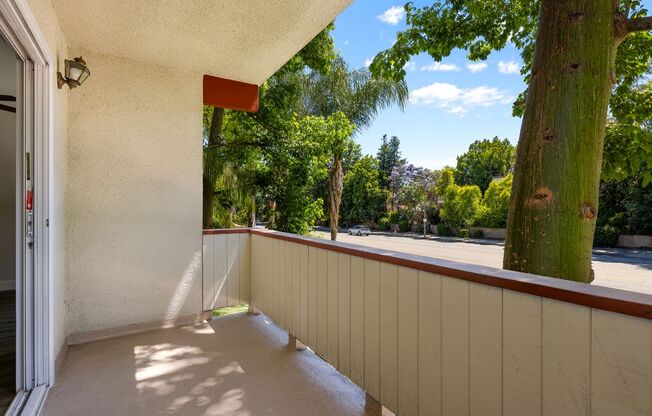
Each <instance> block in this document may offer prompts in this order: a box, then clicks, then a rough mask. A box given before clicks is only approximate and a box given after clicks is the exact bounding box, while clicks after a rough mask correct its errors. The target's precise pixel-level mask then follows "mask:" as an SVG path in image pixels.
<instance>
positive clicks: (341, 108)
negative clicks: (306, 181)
mask: <svg viewBox="0 0 652 416" xmlns="http://www.w3.org/2000/svg"><path fill="white" fill-rule="evenodd" d="M407 99H408V89H407V85H406V84H405V82H404V81H394V80H378V79H374V78H372V77H371V73H369V71H368V70H367V69H366V68H364V69H358V70H350V69H349V68H348V66H347V64H346V62H344V60H343V59H341V58H337V59H335V60H333V61H332V62H331V66H330V67H329V68H328V70H326V71H313V72H312V73H311V74H309V75H308V77H307V81H306V84H305V93H304V100H303V103H304V105H305V109H306V112H307V113H308V114H312V115H317V116H323V117H330V116H332V115H334V114H335V113H337V112H341V113H342V114H343V115H344V116H345V117H346V118H348V120H350V121H351V122H352V123H353V125H354V126H355V129H354V130H352V131H351V135H353V134H355V133H358V132H359V131H361V130H362V129H364V128H366V127H368V126H369V125H370V124H371V122H372V121H373V120H374V119H375V118H376V116H377V115H378V112H379V111H381V110H382V109H384V108H387V107H389V106H391V105H394V104H397V105H399V106H400V107H401V108H402V107H404V106H405V104H406V103H407ZM347 139H348V140H351V137H348V138H347ZM333 143H334V142H333ZM346 146H347V144H346V140H345V139H343V140H342V141H341V142H337V143H334V147H333V148H332V156H333V157H332V165H331V167H330V171H329V197H328V198H329V204H328V206H329V227H330V231H331V240H336V239H337V229H338V220H339V207H340V203H341V195H342V186H343V177H344V173H343V167H342V157H343V153H344V149H345V148H346Z"/></svg>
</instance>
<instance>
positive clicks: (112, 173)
mask: <svg viewBox="0 0 652 416" xmlns="http://www.w3.org/2000/svg"><path fill="white" fill-rule="evenodd" d="M78 55H83V56H84V59H85V60H86V61H87V62H88V65H89V67H90V70H91V77H90V78H89V79H88V81H87V82H86V83H85V84H84V85H83V86H82V87H80V88H77V89H75V90H73V91H72V92H71V93H70V103H69V105H70V106H69V108H70V113H69V127H70V128H69V137H70V142H69V169H68V172H69V186H68V192H67V197H68V203H67V234H66V237H67V247H66V250H67V251H66V261H67V279H68V294H67V298H68V302H69V309H68V312H69V319H68V323H67V324H68V328H67V330H68V333H69V334H72V333H78V332H84V331H90V330H99V329H106V328H112V327H119V326H124V325H129V324H136V323H144V322H151V321H157V320H162V319H174V318H178V317H182V316H187V315H190V314H193V313H199V312H201V280H200V279H201V250H202V225H201V186H202V184H201V166H202V150H201V134H202V97H201V85H202V83H201V74H198V73H189V72H185V71H180V70H171V69H167V68H164V67H159V66H154V65H151V64H145V63H139V62H135V61H131V60H126V59H122V58H116V57H112V56H103V55H98V54H93V53H91V52H88V51H72V52H71V56H78Z"/></svg>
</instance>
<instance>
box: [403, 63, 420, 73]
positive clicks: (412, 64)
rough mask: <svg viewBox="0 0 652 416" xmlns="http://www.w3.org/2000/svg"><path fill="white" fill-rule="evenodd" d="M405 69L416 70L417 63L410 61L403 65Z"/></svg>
mask: <svg viewBox="0 0 652 416" xmlns="http://www.w3.org/2000/svg"><path fill="white" fill-rule="evenodd" d="M403 69H405V70H406V71H414V70H415V69H417V64H415V63H414V62H412V61H408V63H407V64H405V65H404V66H403Z"/></svg>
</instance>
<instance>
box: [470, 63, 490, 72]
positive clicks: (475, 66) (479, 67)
mask: <svg viewBox="0 0 652 416" xmlns="http://www.w3.org/2000/svg"><path fill="white" fill-rule="evenodd" d="M466 67H467V68H468V69H469V71H471V72H473V73H474V74H476V73H478V72H480V71H483V70H484V69H486V68H487V64H486V63H485V62H471V63H470V64H466Z"/></svg>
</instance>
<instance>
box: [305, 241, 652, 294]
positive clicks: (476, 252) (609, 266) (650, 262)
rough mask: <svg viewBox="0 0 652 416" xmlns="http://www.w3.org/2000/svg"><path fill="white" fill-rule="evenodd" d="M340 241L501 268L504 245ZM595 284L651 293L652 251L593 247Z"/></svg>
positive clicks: (493, 242)
mask: <svg viewBox="0 0 652 416" xmlns="http://www.w3.org/2000/svg"><path fill="white" fill-rule="evenodd" d="M316 234H317V235H318V236H320V237H321V238H330V235H329V234H328V233H326V232H323V231H317V232H316ZM337 239H338V241H341V242H344V243H351V244H359V245H363V246H367V247H374V248H380V249H384V250H390V251H399V252H403V253H410V254H416V255H419V256H426V257H436V258H440V259H445V260H452V261H458V262H460V263H469V264H477V265H480V266H488V267H496V268H502V264H503V245H502V243H501V242H498V241H491V240H487V241H486V242H483V243H477V242H473V241H465V240H462V239H445V238H432V237H430V238H428V239H424V238H423V237H408V236H392V235H386V234H372V235H370V236H368V237H366V236H365V237H357V236H350V235H348V234H346V233H339V234H338V236H337ZM593 270H594V271H595V280H594V281H593V283H592V284H593V285H597V286H607V287H612V288H616V289H623V290H629V291H632V292H642V293H650V294H652V251H649V250H647V251H646V250H626V249H604V250H594V252H593Z"/></svg>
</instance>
